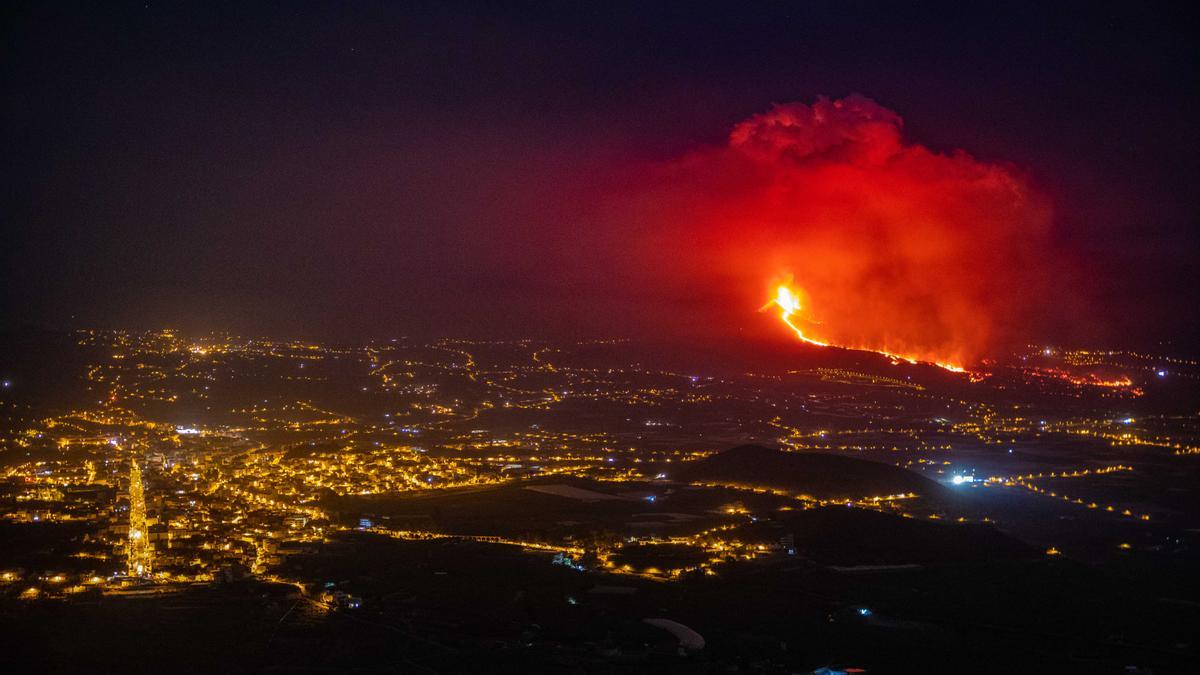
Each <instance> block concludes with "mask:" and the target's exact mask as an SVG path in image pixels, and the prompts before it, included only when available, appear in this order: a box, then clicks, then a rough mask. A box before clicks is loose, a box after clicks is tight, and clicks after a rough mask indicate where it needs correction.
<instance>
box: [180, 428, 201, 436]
mask: <svg viewBox="0 0 1200 675" xmlns="http://www.w3.org/2000/svg"><path fill="white" fill-rule="evenodd" d="M175 433H177V434H179V435H181V436H196V435H198V434H199V433H200V430H199V429H197V428H196V427H175Z"/></svg>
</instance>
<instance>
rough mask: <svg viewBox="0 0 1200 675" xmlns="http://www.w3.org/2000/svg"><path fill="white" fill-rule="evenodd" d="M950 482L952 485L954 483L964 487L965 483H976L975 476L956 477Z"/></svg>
mask: <svg viewBox="0 0 1200 675" xmlns="http://www.w3.org/2000/svg"><path fill="white" fill-rule="evenodd" d="M950 482H951V483H954V484H955V485H962V484H963V483H974V482H975V476H961V475H959V476H955V477H954V478H951V479H950Z"/></svg>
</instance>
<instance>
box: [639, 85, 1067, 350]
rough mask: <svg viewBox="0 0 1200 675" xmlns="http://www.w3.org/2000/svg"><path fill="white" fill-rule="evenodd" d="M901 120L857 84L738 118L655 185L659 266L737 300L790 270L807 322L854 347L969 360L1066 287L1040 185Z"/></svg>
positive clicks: (762, 297) (1017, 333)
mask: <svg viewBox="0 0 1200 675" xmlns="http://www.w3.org/2000/svg"><path fill="white" fill-rule="evenodd" d="M902 128H903V121H902V120H901V118H900V116H899V115H897V114H896V113H895V112H892V111H891V110H888V109H887V108H884V107H882V106H880V105H878V104H877V103H875V102H873V101H871V100H869V99H866V98H863V97H860V96H850V97H847V98H844V99H841V100H829V99H827V98H820V99H818V100H817V101H816V102H815V103H813V104H812V105H805V104H801V103H790V104H786V105H777V106H775V107H774V108H772V109H771V110H770V111H768V112H765V113H762V114H759V115H755V116H753V117H751V118H749V119H747V120H745V121H743V122H741V123H739V124H737V125H736V126H734V128H733V130H732V132H731V133H730V135H729V141H728V144H727V145H725V146H723V147H714V148H706V149H702V150H699V151H697V152H694V153H692V154H690V155H688V156H687V157H684V158H682V159H680V160H679V161H678V162H675V163H673V164H671V165H670V166H668V167H666V168H665V170H664V172H663V173H662V174H661V179H662V182H660V183H657V184H656V185H657V187H655V188H652V189H651V191H652V192H654V191H655V190H657V191H658V194H657V195H656V197H655V199H657V205H656V206H655V207H654V208H655V209H656V210H657V211H656V213H655V214H654V215H653V216H651V220H653V221H654V225H653V227H651V228H649V229H650V231H651V232H652V234H649V235H646V240H647V241H648V242H649V245H650V246H649V247H650V248H651V249H652V250H654V251H656V252H657V254H656V261H657V263H656V264H657V265H658V267H659V272H660V273H661V274H664V275H667V276H671V277H673V279H672V281H673V282H674V283H682V284H686V285H688V286H691V287H693V288H699V287H700V286H701V285H703V286H712V285H718V286H721V287H722V288H724V289H725V290H726V291H727V292H728V293H729V294H730V295H731V297H732V298H733V299H735V302H736V303H738V304H739V306H740V308H743V309H745V310H750V309H754V308H757V307H759V306H761V305H762V303H763V302H764V301H766V300H768V299H770V298H771V297H774V295H775V287H776V285H777V284H778V283H780V282H781V281H786V280H788V279H791V280H792V285H793V287H795V288H797V289H802V292H801V295H802V298H803V300H804V302H805V305H806V307H805V314H804V321H805V322H806V327H805V331H806V333H808V334H811V335H812V336H814V337H817V338H818V339H820V340H821V341H822V342H828V343H831V344H835V345H840V346H846V347H851V348H860V349H873V350H882V351H888V352H893V353H898V354H906V355H912V356H913V357H915V358H919V359H922V360H929V361H941V362H948V363H955V364H962V365H969V364H973V363H975V362H977V361H978V360H979V359H980V358H982V357H985V356H988V355H991V354H994V353H995V352H996V350H997V349H999V348H1000V347H1001V346H1002V345H1003V344H1005V343H1006V342H1009V341H1011V340H1014V339H1019V338H1023V337H1027V334H1028V333H1029V332H1031V331H1029V330H1028V326H1026V325H1025V323H1024V322H1025V319H1026V317H1027V316H1028V315H1029V314H1030V310H1032V309H1033V308H1034V307H1036V306H1039V305H1040V304H1041V303H1043V302H1044V301H1045V300H1047V299H1054V296H1055V294H1056V293H1057V294H1060V295H1061V294H1062V293H1063V292H1064V290H1063V289H1062V288H1055V285H1054V284H1053V283H1052V280H1053V279H1054V277H1055V274H1054V270H1055V266H1056V265H1060V264H1061V261H1058V260H1056V259H1055V256H1054V254H1053V253H1051V247H1050V243H1049V230H1050V223H1051V209H1050V205H1049V202H1048V200H1047V199H1046V198H1045V197H1044V196H1041V195H1039V194H1038V193H1037V192H1036V191H1035V190H1034V189H1033V188H1032V186H1031V185H1030V183H1029V180H1028V179H1027V178H1026V177H1025V176H1024V175H1023V174H1022V173H1021V172H1020V171H1018V170H1016V169H1015V168H1014V167H1012V166H1009V165H1005V164H999V163H995V162H986V161H981V160H978V159H975V158H973V157H971V156H970V155H968V154H966V153H965V152H961V151H956V152H951V153H948V154H946V153H940V152H935V151H932V150H930V149H928V148H926V147H924V146H922V145H919V144H915V143H911V142H906V141H905V139H904V137H903V134H902ZM664 251H671V252H672V253H671V255H664V254H663V252H664ZM1051 291H1053V292H1051ZM780 330H784V328H780Z"/></svg>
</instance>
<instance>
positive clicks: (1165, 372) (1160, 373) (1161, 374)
mask: <svg viewBox="0 0 1200 675" xmlns="http://www.w3.org/2000/svg"><path fill="white" fill-rule="evenodd" d="M1155 375H1158V376H1159V377H1166V376H1167V371H1165V370H1160V371H1158V372H1157V373H1155ZM4 386H6V387H7V386H8V385H7V384H6V385H4Z"/></svg>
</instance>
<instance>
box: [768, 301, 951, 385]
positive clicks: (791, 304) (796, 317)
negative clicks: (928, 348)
mask: <svg viewBox="0 0 1200 675" xmlns="http://www.w3.org/2000/svg"><path fill="white" fill-rule="evenodd" d="M771 306H775V307H777V308H778V309H779V318H780V319H781V320H782V321H783V323H785V324H787V327H788V328H790V329H792V332H793V333H795V334H796V337H797V338H799V339H800V340H801V341H803V342H807V343H808V344H810V345H816V346H818V347H843V348H845V349H855V350H859V351H868V352H874V353H876V354H882V355H883V356H886V357H888V358H889V359H892V361H893V362H899V361H904V362H906V363H914V364H915V363H928V364H931V365H935V366H938V367H939V368H945V369H946V370H949V371H952V372H955V373H964V372H966V369H965V368H963V367H962V366H961V365H959V364H957V363H953V362H951V361H949V360H945V361H943V360H937V359H923V358H918V357H917V356H913V355H907V354H897V353H895V352H890V351H886V350H883V349H874V348H871V347H866V346H862V345H857V346H853V345H835V344H832V343H830V342H826V341H823V340H820V339H817V338H815V337H812V336H811V335H808V334H806V333H805V331H804V329H802V328H801V327H800V326H798V325H797V321H806V319H805V318H804V316H803V315H802V312H803V310H804V306H803V304H802V303H801V302H800V294H798V293H797V292H796V291H793V290H792V289H791V287H789V286H788V285H787V284H780V285H779V286H778V287H777V288H776V289H775V297H774V298H772V299H771V300H770V301H769V302H767V304H765V305H763V307H762V309H763V310H765V309H767V308H769V307H771ZM810 323H811V321H810Z"/></svg>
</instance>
